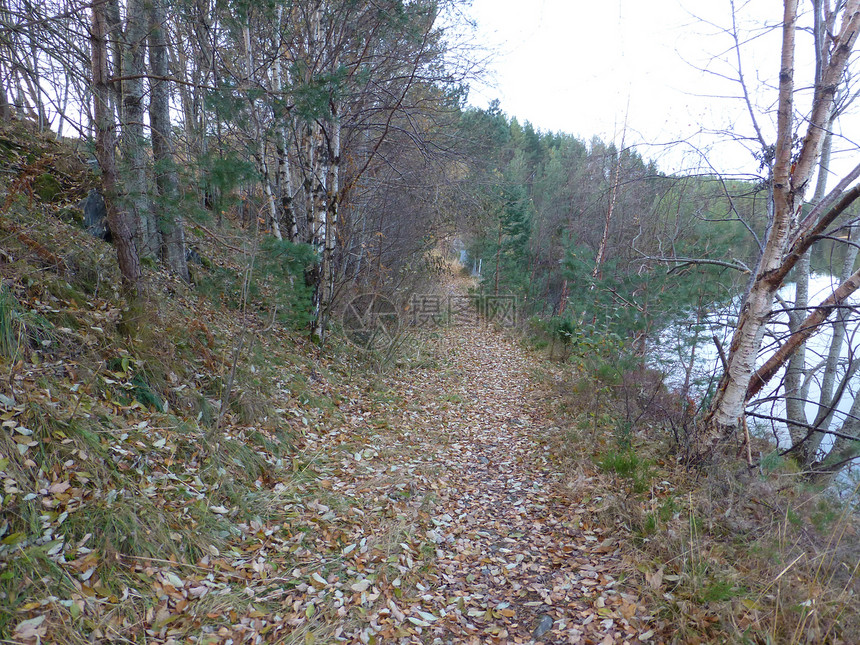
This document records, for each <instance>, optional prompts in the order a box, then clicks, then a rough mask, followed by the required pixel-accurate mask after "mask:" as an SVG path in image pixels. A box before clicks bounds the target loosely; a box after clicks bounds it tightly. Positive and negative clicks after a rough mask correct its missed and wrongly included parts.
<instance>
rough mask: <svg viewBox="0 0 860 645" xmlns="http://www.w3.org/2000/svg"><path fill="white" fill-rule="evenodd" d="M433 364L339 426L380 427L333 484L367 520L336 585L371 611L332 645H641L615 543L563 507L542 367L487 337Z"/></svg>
mask: <svg viewBox="0 0 860 645" xmlns="http://www.w3.org/2000/svg"><path fill="white" fill-rule="evenodd" d="M434 354H435V357H434V358H433V359H432V360H428V362H427V366H426V367H419V368H413V369H410V370H405V371H403V372H402V373H400V375H399V376H392V377H391V378H389V379H387V380H386V384H387V386H388V387H389V388H390V390H389V391H388V393H387V395H386V396H387V400H386V401H385V402H384V403H383V404H382V405H381V407H380V408H376V409H374V410H371V411H370V412H368V411H367V407H366V404H363V405H364V407H362V405H361V404H358V402H357V405H356V408H355V409H354V410H353V411H352V416H351V417H350V415H349V413H348V414H347V417H348V418H351V419H352V421H353V425H355V426H356V427H357V428H358V427H361V426H363V425H367V423H368V420H369V419H370V420H371V422H373V421H372V420H373V419H376V425H377V427H376V428H375V430H374V432H372V433H370V434H368V435H367V436H366V444H365V445H366V446H367V447H365V448H360V449H359V450H358V451H356V450H355V447H354V446H353V447H351V448H350V449H349V451H348V453H347V454H346V455H344V458H343V459H342V460H341V461H340V465H339V467H337V468H335V469H333V470H332V471H331V474H330V476H331V478H332V480H331V487H332V489H333V490H337V491H338V492H339V493H341V494H345V495H347V496H349V497H350V498H352V499H353V500H354V501H355V503H356V504H357V506H358V507H360V508H363V509H364V510H361V511H359V512H360V513H361V514H362V518H363V522H364V526H363V529H362V531H363V533H362V534H363V535H364V536H365V541H364V542H362V541H361V540H360V539H359V540H357V541H356V544H358V545H360V546H362V548H363V549H364V551H365V554H366V555H367V558H366V560H365V561H364V562H363V563H362V565H361V566H353V567H351V568H348V570H347V571H346V573H347V574H348V575H349V576H357V577H358V578H357V579H358V582H357V583H355V582H352V583H346V584H345V585H341V583H340V582H338V583H337V586H341V587H342V588H345V589H346V590H348V591H352V592H354V593H360V594H363V595H362V596H361V597H359V598H356V597H355V596H353V598H352V600H353V602H355V603H356V604H362V601H363V603H364V607H366V608H367V610H368V611H366V612H365V611H362V612H360V613H361V614H362V618H360V619H359V625H360V627H359V628H357V629H356V630H351V629H344V628H339V629H338V632H337V633H336V634H335V635H334V636H335V637H338V636H339V637H350V636H351V637H354V638H357V639H360V640H363V641H365V642H368V641H370V640H375V642H381V643H388V642H404V643H407V642H425V643H484V642H504V643H527V642H535V641H537V642H544V643H638V642H650V640H651V637H652V636H653V632H651V631H650V629H649V627H648V624H647V622H648V621H647V620H645V619H643V618H641V616H642V614H643V612H644V610H645V608H644V607H643V606H641V605H639V604H638V602H637V598H636V597H634V596H632V595H629V594H627V593H624V592H623V591H622V590H621V588H620V585H619V584H618V576H619V574H620V573H621V572H622V571H623V564H622V562H621V557H620V552H619V549H618V545H617V542H616V536H614V535H613V534H612V532H611V531H608V530H605V529H602V528H601V527H599V526H594V525H593V524H592V517H591V512H590V511H591V510H593V509H590V508H589V506H588V504H587V503H586V502H577V501H576V500H572V499H570V497H569V496H567V495H564V494H563V493H562V487H563V485H564V478H563V475H562V474H561V473H559V472H557V469H558V466H557V465H556V464H555V460H554V459H553V457H552V449H551V447H550V446H551V445H552V443H551V441H550V439H551V438H552V436H553V434H554V433H557V432H558V430H557V429H555V428H552V427H550V423H551V422H550V420H549V419H548V418H547V416H546V415H545V413H544V408H545V405H546V400H547V389H548V385H546V384H543V383H541V382H540V379H536V378H535V373H536V371H537V369H538V367H539V365H538V362H537V361H536V359H535V358H533V357H531V356H530V355H529V354H528V352H526V351H525V350H523V349H521V348H520V347H518V346H517V345H516V343H515V342H514V341H512V340H511V339H509V338H507V337H506V336H504V335H503V334H501V333H499V332H497V331H493V330H490V329H486V328H454V329H449V330H446V331H445V332H443V334H442V336H441V338H439V339H438V340H437V341H436V346H435V352H434ZM383 409H384V414H382V415H381V416H379V415H378V413H379V412H380V411H383ZM362 410H364V411H363V412H362ZM383 418H384V421H382V422H380V421H379V420H380V419H383ZM320 441H321V449H322V448H323V447H324V442H325V441H326V439H325V438H324V437H320ZM592 503H593V502H592ZM373 517H375V518H376V520H373V519H371V518H373ZM384 518H388V519H387V520H386V519H384ZM377 521H378V522H379V524H376V523H375V522H377ZM383 524H384V525H386V526H387V529H386V530H382V529H381V528H380V527H381V526H383ZM368 536H369V537H370V540H369V541H368V540H367V538H368ZM355 537H357V536H355ZM347 548H349V547H347ZM374 553H376V556H375V557H374V555H373V554H374ZM378 563H381V566H378V567H377V566H376V564H378ZM386 565H387V567H386ZM363 576H367V578H363ZM335 578H337V576H334V577H332V578H329V581H331V580H334V579H335ZM337 579H338V580H341V579H342V577H341V578H337ZM349 604H351V603H347V605H349ZM371 607H372V608H371ZM340 614H341V615H343V616H344V617H346V616H347V615H352V616H355V613H354V612H353V613H351V614H350V613H348V612H347V608H346V607H344V608H341V609H340Z"/></svg>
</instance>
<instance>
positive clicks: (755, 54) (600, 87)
mask: <svg viewBox="0 0 860 645" xmlns="http://www.w3.org/2000/svg"><path fill="white" fill-rule="evenodd" d="M736 4H737V5H739V6H742V7H743V11H742V12H740V14H739V16H738V18H737V19H738V21H739V23H740V26H741V27H742V28H743V29H744V30H745V31H746V33H747V34H748V35H749V36H750V37H751V38H752V40H750V41H749V42H748V43H746V44H745V45H744V47H743V56H744V66H745V67H744V72H745V75H746V78H747V79H748V81H749V85H750V87H751V89H752V88H753V86H758V85H760V84H761V83H762V82H766V81H768V80H771V79H775V77H776V72H777V71H778V68H779V38H780V36H779V33H778V30H775V29H773V27H774V26H775V25H777V24H778V23H779V21H780V19H781V17H782V6H781V3H779V2H777V1H776V0H750V1H748V2H745V1H744V0H736ZM802 4H803V3H802ZM470 15H471V16H472V17H473V18H474V20H475V21H476V22H477V25H478V40H479V41H481V42H484V43H487V44H488V45H490V46H495V47H496V49H497V51H498V53H497V55H496V56H495V57H494V59H493V64H492V65H491V70H492V72H493V74H492V78H491V83H492V85H490V86H480V85H473V87H472V91H471V93H470V103H472V104H473V105H476V106H479V107H485V106H486V105H487V103H488V102H489V101H490V100H492V99H494V98H498V99H500V101H501V104H502V109H503V110H504V111H505V112H506V113H507V114H509V115H511V116H516V117H517V118H518V119H519V120H521V121H525V120H528V121H530V122H531V123H532V124H533V125H535V126H536V127H539V128H541V129H543V130H553V131H563V132H568V133H571V134H574V135H576V136H578V137H580V138H583V139H590V138H591V137H592V136H593V135H597V136H599V137H601V138H602V139H604V140H607V141H615V142H616V143H619V144H620V142H621V137H622V132H623V131H624V129H625V128H624V126H625V119H626V122H627V132H626V138H625V143H626V145H630V144H634V143H635V144H640V145H639V146H638V147H639V150H640V152H641V153H642V154H643V155H644V156H645V157H646V158H649V159H656V160H657V161H658V163H659V164H660V166H661V168H662V169H664V170H666V171H675V170H679V169H696V168H700V167H701V168H703V169H706V168H707V165H706V162H705V161H704V160H703V159H702V158H701V156H700V155H699V154H698V153H696V152H695V151H694V150H693V149H692V148H691V147H690V146H676V147H674V148H672V149H671V150H667V149H665V148H664V147H663V144H667V143H669V142H672V141H677V140H690V141H692V142H694V143H695V144H696V145H697V146H698V147H699V148H704V149H707V151H708V160H709V161H710V163H713V164H714V165H715V166H718V167H719V169H720V170H725V171H730V172H750V173H754V172H756V171H757V170H758V167H757V163H756V162H755V161H754V160H753V158H752V156H751V155H750V153H749V152H748V151H747V150H746V149H744V148H743V147H741V146H740V145H738V144H737V143H733V144H727V143H725V142H726V141H728V140H729V139H730V138H731V137H729V136H725V137H720V136H712V135H707V136H699V137H696V136H695V134H696V133H697V132H699V131H700V130H701V129H702V128H704V129H706V130H732V131H733V132H734V133H736V134H738V135H741V136H744V135H749V134H751V133H752V128H751V125H750V119H749V116H748V113H747V111H746V109H745V108H744V106H743V104H742V103H741V102H740V101H738V100H736V99H735V98H728V97H736V96H737V95H738V93H739V92H738V85H737V84H736V83H731V82H728V81H726V80H725V79H723V78H721V77H720V76H719V75H720V74H722V75H730V74H733V73H734V72H733V70H732V67H734V53H733V51H732V50H731V48H730V41H729V40H728V39H727V37H726V34H725V33H724V32H722V30H723V29H724V28H727V27H729V26H730V25H731V12H730V3H729V0H708V1H707V2H701V1H694V0H648V1H643V0H609V1H603V2H601V1H595V0H530V1H529V2H522V0H473V6H472V9H471V14H470ZM703 19H704V21H703ZM807 44H808V42H807V40H805V39H804V37H803V36H801V37H800V40H799V48H802V47H804V46H805V45H807ZM799 53H800V52H799ZM703 69H706V70H707V71H706V72H703V71H702V70H703ZM799 76H800V74H799ZM799 80H800V81H802V80H803V79H799ZM798 84H800V83H798ZM754 98H755V101H756V103H757V106H756V107H757V110H758V111H759V112H760V113H761V114H762V116H761V120H762V121H761V125H762V128H763V130H764V131H765V133H766V136H767V135H768V134H771V133H772V127H771V124H772V117H771V116H768V115H767V112H768V111H770V112H772V107H773V105H772V101H773V98H774V96H773V94H772V93H770V94H768V93H767V91H763V92H762V93H759V94H756V95H755V97H754ZM771 138H772V137H771ZM852 165H853V164H852Z"/></svg>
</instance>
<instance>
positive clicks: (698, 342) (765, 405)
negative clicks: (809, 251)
mask: <svg viewBox="0 0 860 645" xmlns="http://www.w3.org/2000/svg"><path fill="white" fill-rule="evenodd" d="M837 286H838V282H837V281H836V280H835V279H834V278H833V277H831V276H829V275H815V276H812V277H811V278H810V281H809V301H810V304H811V305H815V304H817V303H820V302H822V301H823V300H824V299H825V298H827V297H828V296H829V295H830V294H831V293H833V290H834V289H835V288H836V287H837ZM779 293H780V296H781V297H782V298H783V299H784V300H785V301H786V302H789V303H792V302H794V293H795V284H793V283H792V284H788V285H786V286H785V287H784V288H783V289H781V290H780V292H779ZM847 304H849V305H850V306H851V309H850V310H849V311H848V312H847V315H846V328H847V333H846V335H845V341H844V342H843V346H842V351H841V360H840V368H839V371H838V375H837V381H836V382H837V384H838V382H839V380H840V379H841V378H842V376H843V375H844V374H845V370H846V367H847V365H848V362H849V360H850V359H851V358H852V357H858V356H860V312H858V308H857V307H858V305H860V295H858V294H854V297H853V298H852V299H850V300H849V302H848V303H847ZM739 305H740V298H737V299H735V300H733V301H732V302H730V303H728V304H721V305H715V306H712V307H710V308H709V309H708V310H707V311H704V312H701V314H700V315H699V316H697V315H696V313H695V312H691V313H690V314H689V315H688V316H687V317H686V318H684V319H682V320H679V321H677V322H675V323H674V324H671V325H669V326H668V327H666V328H665V329H664V330H663V331H662V332H661V333H660V335H659V336H658V338H657V340H656V342H654V343H653V344H652V346H651V351H650V352H649V355H650V356H651V357H652V359H653V363H652V366H653V367H655V368H657V369H660V370H661V371H663V373H664V374H666V383H667V385H668V386H669V387H670V388H672V389H676V390H679V391H680V390H683V389H684V386H685V383H687V382H689V393H690V394H691V395H692V396H694V397H697V398H698V397H702V396H704V395H705V394H706V392H707V391H708V388H709V386H711V385H714V384H716V380H717V379H718V378H719V376H720V373H721V371H722V370H721V366H720V359H719V354H718V352H717V347H716V344H715V342H714V340H713V338H714V337H716V338H718V339H719V341H720V343H721V344H722V346H723V347H724V348H726V350H727V349H728V346H729V343H730V342H731V334H732V329H733V325H734V324H735V321H736V320H737V313H738V307H739ZM835 318H836V313H835V312H834V313H833V314H831V317H830V319H829V321H830V320H834V319H835ZM787 333H788V316H787V314H785V313H781V314H779V315H777V316H775V317H774V320H773V321H772V322H771V324H770V325H769V327H768V331H767V335H766V337H765V340H764V344H763V350H762V352H761V353H760V355H759V358H758V363H757V364H758V365H761V364H762V363H763V362H764V361H765V360H767V358H768V357H770V355H771V354H773V352H774V351H776V348H777V347H779V345H780V344H781V342H782V340H784V338H785V337H786V335H787ZM832 337H833V326H832V325H830V324H825V325H823V326H822V329H821V330H820V331H819V332H818V333H817V334H815V335H814V336H812V338H810V339H809V341H808V342H807V350H806V367H807V370H808V371H810V372H811V374H812V376H810V379H811V382H810V387H809V395H808V399H809V401H808V402H807V404H806V413H807V417H808V418H809V419H814V418H815V416H816V414H817V412H818V399H819V397H820V393H821V387H820V379H821V372H822V368H823V362H824V360H826V358H827V354H828V352H829V349H830V344H831V340H832ZM691 356H692V357H694V358H693V360H692V361H691ZM691 363H692V364H691ZM688 372H689V377H688ZM784 377H785V370H784V369H783V370H781V371H780V372H779V373H778V374H777V375H776V376H774V377H773V379H772V380H771V381H770V383H769V384H768V386H766V387H765V388H764V389H763V390H762V392H761V393H760V394H759V396H758V397H757V398H756V399H755V400H754V401H752V402H751V405H750V407H749V408H748V410H749V411H751V412H755V413H757V414H763V415H770V416H773V417H778V418H785V416H786V415H785V403H784V401H783V399H782V397H780V396H776V395H777V394H778V390H779V389H780V386H781V384H782V381H783V379H784ZM858 393H860V371H858V373H857V374H855V375H854V376H853V378H852V379H851V380H850V381H849V383H848V387H847V391H846V393H845V394H844V396H843V397H842V399H841V401H840V403H839V405H838V407H837V411H836V413H835V414H834V416H833V420H832V422H831V425H830V427H829V429H831V430H838V429H839V427H841V425H842V423H843V422H844V420H845V418H846V414H847V413H848V412H849V410H850V408H851V405H852V403H853V401H854V397H855V396H857V395H858ZM748 421H749V423H750V427H751V428H753V429H754V431H755V432H756V433H757V434H759V435H762V436H768V437H773V438H774V439H775V441H776V442H777V443H778V446H779V447H780V448H783V449H784V448H787V447H789V445H790V444H789V443H788V433H787V429H786V427H785V424H784V423H779V422H771V421H763V420H758V419H753V418H749V419H748ZM831 444H832V438H830V437H825V439H824V441H823V443H822V447H823V448H825V449H826V448H828V447H829V446H830V445H831Z"/></svg>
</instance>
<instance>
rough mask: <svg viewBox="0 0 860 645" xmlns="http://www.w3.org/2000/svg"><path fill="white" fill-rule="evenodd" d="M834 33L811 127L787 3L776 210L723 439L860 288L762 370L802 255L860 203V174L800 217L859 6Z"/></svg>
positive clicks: (854, 4)
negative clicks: (801, 109) (802, 103)
mask: <svg viewBox="0 0 860 645" xmlns="http://www.w3.org/2000/svg"><path fill="white" fill-rule="evenodd" d="M828 11H831V12H832V13H833V21H832V24H833V25H834V30H833V32H832V33H830V34H828V46H827V47H826V50H823V51H822V56H823V58H822V60H821V73H820V75H819V77H818V78H816V79H815V80H814V84H813V91H812V102H811V106H810V109H809V111H808V113H807V114H806V115H805V119H798V117H797V114H796V108H795V103H794V100H795V50H796V36H797V32H798V0H785V2H784V13H783V20H782V27H781V29H782V45H781V57H780V69H779V84H778V107H777V128H776V139H775V145H774V157H773V166H772V171H771V174H770V179H769V181H770V184H771V192H772V206H771V212H770V219H769V222H768V229H767V233H766V236H765V239H764V240H763V247H762V252H761V255H760V257H759V260H758V264H757V266H756V268H755V271H754V275H753V277H752V279H751V282H750V285H749V288H748V290H747V292H746V294H745V296H744V299H743V302H742V305H741V309H740V315H739V318H738V323H737V327H736V328H735V331H734V334H733V336H732V340H731V344H730V347H729V351H728V355H727V364H726V369H725V372H724V374H723V376H722V378H721V380H720V382H719V385H718V387H717V391H716V394H715V396H714V399H713V401H712V404H711V407H710V410H709V415H708V423H709V425H710V427H711V428H712V429H713V430H715V431H716V433H717V434H718V435H722V436H723V437H727V436H730V435H732V434H733V433H734V432H735V431H736V430H737V428H738V427H739V426H740V424H741V419H742V418H743V415H744V410H745V406H746V403H747V401H749V400H750V399H751V398H752V397H753V396H755V394H757V393H758V392H759V391H760V390H761V388H762V387H763V386H764V384H766V383H767V382H768V381H769V380H770V379H771V378H772V377H773V375H774V374H775V373H776V372H777V371H778V370H779V368H780V367H782V366H783V365H784V364H785V362H786V361H787V360H788V359H789V358H790V357H791V355H792V354H793V353H794V351H796V349H797V348H798V347H799V346H800V345H801V344H802V343H803V341H804V340H806V339H807V338H808V337H809V336H810V335H811V334H812V333H814V331H815V330H816V328H817V325H818V324H820V323H821V322H823V321H824V320H826V319H827V317H828V316H829V315H830V314H831V313H832V311H834V310H835V309H836V308H838V307H839V306H841V305H842V304H843V303H844V302H845V299H846V298H847V297H848V296H849V295H851V293H853V292H854V291H855V290H856V289H857V288H858V286H860V274H858V273H854V274H852V275H851V276H849V278H848V279H847V280H845V281H844V282H843V283H842V284H841V285H840V287H839V288H838V289H836V290H835V291H834V293H833V294H832V296H831V297H829V298H828V299H826V300H825V302H824V303H822V304H821V305H819V306H817V307H815V308H813V309H812V310H811V311H810V312H809V314H808V315H807V316H806V317H805V319H804V320H802V321H800V323H799V325H797V328H796V331H795V332H794V333H792V334H791V335H790V336H789V337H788V339H786V340H785V342H784V343H783V344H782V345H781V346H780V347H779V349H778V350H777V351H776V352H775V353H774V355H773V356H772V357H771V358H770V359H768V361H766V362H765V364H764V365H762V366H761V367H759V368H758V369H756V359H757V356H758V354H759V350H760V349H761V346H762V341H763V338H764V334H765V329H766V324H767V322H768V321H769V319H770V317H771V315H772V313H773V311H774V300H775V296H776V292H777V290H778V289H779V288H780V287H781V286H782V285H783V283H784V281H785V279H786V276H787V275H788V273H789V272H790V271H791V270H792V269H793V268H794V267H795V266H796V265H797V264H798V262H799V261H800V260H801V259H802V257H803V255H804V254H805V253H806V252H807V251H808V250H809V249H810V247H811V246H812V245H813V244H814V243H815V242H816V241H817V240H818V239H819V238H820V236H821V235H822V234H823V233H824V232H825V231H826V230H827V229H828V227H829V226H831V225H832V224H833V223H834V221H835V220H836V219H837V218H838V217H839V216H840V215H841V214H843V213H844V212H845V210H846V209H847V208H848V207H849V206H850V205H851V203H852V202H853V201H854V200H855V199H856V198H857V197H858V195H860V187H858V186H853V187H852V184H853V182H854V181H855V180H856V179H857V177H858V176H860V166H858V167H856V168H855V169H854V170H853V171H852V172H850V173H849V174H848V175H847V176H846V177H844V178H843V179H842V180H841V181H840V182H839V183H838V184H837V185H836V187H835V188H834V189H833V190H832V191H830V193H828V194H827V195H826V196H825V197H824V198H823V199H822V200H821V201H820V202H819V203H818V204H817V205H816V206H815V207H814V208H813V209H812V210H811V212H809V213H808V214H806V215H805V216H803V217H801V206H802V204H803V196H804V194H805V192H806V190H807V188H808V186H809V184H810V180H811V178H812V175H813V172H814V170H815V168H816V164H817V163H818V160H819V157H820V155H821V149H822V144H823V142H824V135H825V133H826V132H827V128H828V125H829V119H830V116H831V114H832V110H833V103H834V100H835V96H836V91H837V88H838V86H839V83H840V81H841V79H842V77H843V74H844V73H845V69H846V66H847V65H848V62H849V58H850V56H851V53H852V51H853V50H854V47H855V44H856V40H857V35H858V29H860V0H847V1H846V2H844V3H838V4H837V5H836V6H835V7H834V8H832V9H828ZM798 123H800V124H802V125H803V127H804V132H803V133H802V136H801V137H799V138H800V147H799V150H798V151H797V152H796V153H794V151H793V145H794V142H795V135H796V134H798V133H797V130H796V129H797V126H798Z"/></svg>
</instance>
